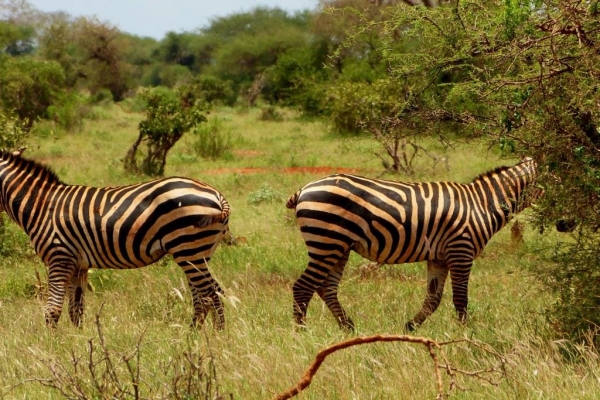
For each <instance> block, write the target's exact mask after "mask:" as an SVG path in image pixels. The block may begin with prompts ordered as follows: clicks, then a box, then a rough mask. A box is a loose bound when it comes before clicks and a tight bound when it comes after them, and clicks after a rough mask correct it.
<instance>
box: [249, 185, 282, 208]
mask: <svg viewBox="0 0 600 400" xmlns="http://www.w3.org/2000/svg"><path fill="white" fill-rule="evenodd" d="M284 197H285V196H284V195H283V194H281V193H279V192H278V191H276V190H274V189H273V188H271V187H270V186H269V185H267V184H263V185H262V186H261V187H260V189H258V190H256V191H254V192H252V193H250V195H249V196H248V204H250V205H253V206H257V205H259V204H263V203H272V202H274V201H277V202H282V201H283V200H284Z"/></svg>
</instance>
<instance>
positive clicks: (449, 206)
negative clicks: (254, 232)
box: [287, 158, 540, 330]
mask: <svg viewBox="0 0 600 400" xmlns="http://www.w3.org/2000/svg"><path fill="white" fill-rule="evenodd" d="M535 177H536V164H535V162H534V161H533V160H532V159H530V158H527V159H524V160H523V161H522V162H520V163H518V164H517V165H515V166H513V167H502V168H498V169H496V170H494V171H490V172H488V173H485V174H482V175H480V176H478V177H477V178H475V179H474V180H473V182H471V183H469V184H460V183H455V182H426V183H423V182H394V181H388V180H380V179H369V178H365V177H361V176H356V175H345V174H340V175H332V176H327V177H324V178H321V179H318V180H316V181H314V182H311V183H308V184H307V185H306V186H304V187H303V188H302V189H300V190H299V191H298V192H296V193H295V194H294V195H292V196H291V197H290V199H289V200H288V202H287V207H288V208H291V209H294V210H295V212H296V218H297V223H298V225H299V227H300V230H301V232H302V236H303V238H304V241H305V243H306V247H307V249H308V257H309V261H308V266H307V268H306V269H305V271H304V273H303V274H302V275H301V276H300V278H299V279H298V280H297V281H296V282H295V284H294V286H293V295H294V316H295V320H296V323H298V324H300V325H303V324H304V321H305V317H306V310H307V307H308V303H309V301H310V299H311V297H312V295H313V293H314V292H315V291H316V292H317V294H318V295H319V296H320V297H321V298H322V299H323V300H324V301H325V303H326V304H327V306H328V308H329V309H330V310H331V312H332V313H333V315H334V316H335V317H336V319H337V321H338V323H339V324H340V326H342V327H343V328H348V329H353V327H354V324H353V322H352V320H351V319H350V318H349V317H348V316H347V314H346V312H345V311H344V309H343V308H342V306H341V305H340V303H339V301H338V297H337V293H338V284H339V282H340V279H341V277H342V274H343V271H344V267H345V265H346V262H347V261H348V256H349V254H350V251H351V250H354V251H355V252H356V253H358V254H360V255H361V256H363V257H365V258H367V259H369V260H372V261H376V262H378V263H385V264H403V263H411V262H417V261H427V294H426V297H425V301H424V304H423V307H422V308H421V310H420V311H419V312H418V313H417V314H416V315H415V317H414V318H413V319H412V320H410V321H409V322H408V323H407V329H409V330H412V329H414V327H415V326H417V325H420V324H421V323H423V321H424V320H425V319H426V318H427V317H428V316H429V315H430V314H432V313H433V312H434V311H435V310H436V308H437V307H438V305H439V303H440V300H441V297H442V293H443V290H444V284H445V281H446V277H447V276H448V274H450V277H451V281H452V290H453V301H454V306H455V308H456V311H457V313H458V317H459V319H460V320H461V321H466V318H467V302H468V296H467V289H468V280H469V274H470V271H471V265H472V263H473V260H474V259H475V258H476V257H477V256H479V255H480V254H481V252H482V250H483V249H484V247H485V245H486V244H487V243H488V241H489V240H490V239H491V237H492V236H493V235H494V234H495V233H496V232H498V231H499V230H500V229H501V228H502V227H503V226H505V225H506V223H507V222H508V221H509V219H510V217H511V216H512V215H513V214H515V213H518V212H519V211H521V210H522V209H523V208H525V207H527V206H528V205H529V204H530V202H531V201H532V199H534V198H535V197H537V196H539V195H540V191H539V189H536V188H535V186H534V185H533V183H534V182H535Z"/></svg>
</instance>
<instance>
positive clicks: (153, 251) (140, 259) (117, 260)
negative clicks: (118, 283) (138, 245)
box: [77, 241, 167, 269]
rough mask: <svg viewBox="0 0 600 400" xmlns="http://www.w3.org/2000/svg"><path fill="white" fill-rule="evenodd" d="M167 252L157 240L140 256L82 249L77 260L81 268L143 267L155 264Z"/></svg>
mask: <svg viewBox="0 0 600 400" xmlns="http://www.w3.org/2000/svg"><path fill="white" fill-rule="evenodd" d="M166 254H167V252H166V251H164V250H163V249H162V247H161V245H160V242H159V241H156V242H155V243H154V245H153V246H152V247H151V248H150V250H149V251H148V252H146V251H145V249H143V251H141V252H140V253H139V256H131V254H130V253H129V254H125V253H124V252H117V253H116V254H114V253H112V252H102V253H90V252H85V251H81V252H80V255H79V257H77V258H78V260H77V262H78V264H79V266H80V268H84V269H85V268H99V269H133V268H142V267H146V266H148V265H150V264H154V263H155V262H157V261H158V260H160V259H161V258H163V257H164V256H165V255H166Z"/></svg>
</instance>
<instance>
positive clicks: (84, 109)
mask: <svg viewBox="0 0 600 400" xmlns="http://www.w3.org/2000/svg"><path fill="white" fill-rule="evenodd" d="M108 94H109V95H110V92H108ZM111 101H112V100H111ZM89 112H90V111H89V107H88V106H87V105H86V104H84V101H83V99H82V98H81V97H80V96H79V95H77V94H76V93H69V94H66V95H64V96H62V97H61V99H60V100H59V101H58V102H57V104H54V105H52V106H50V107H48V117H49V118H50V119H52V120H54V122H56V123H57V124H58V126H60V127H62V128H64V129H65V130H66V131H69V132H70V131H75V130H81V129H82V128H83V119H84V117H85V116H86V115H87V114H88V113H89Z"/></svg>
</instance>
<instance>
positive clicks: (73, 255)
mask: <svg viewBox="0 0 600 400" xmlns="http://www.w3.org/2000/svg"><path fill="white" fill-rule="evenodd" d="M0 208H1V210H0V211H5V212H6V213H7V214H8V216H9V217H10V218H11V219H12V220H13V221H15V222H16V223H17V224H18V225H19V226H20V227H21V228H22V229H23V230H24V231H25V232H26V233H27V235H28V236H29V237H30V239H31V243H32V246H33V247H34V249H35V251H36V253H37V254H38V255H39V256H40V257H41V259H42V261H43V262H44V263H45V264H46V265H47V267H48V287H49V297H48V300H47V304H46V307H45V310H44V314H45V318H46V323H47V324H48V325H49V326H51V327H54V326H56V324H57V323H58V320H59V318H60V315H61V312H62V307H63V302H64V298H65V295H66V297H67V298H68V301H69V316H70V318H71V321H72V322H73V324H75V325H76V326H80V325H81V317H82V315H83V311H84V291H85V288H86V284H87V276H88V270H89V269H90V268H115V269H126V268H127V269H129V268H140V267H144V266H147V265H149V264H152V263H154V262H156V261H158V260H159V259H161V258H162V257H163V256H165V255H166V254H170V255H172V256H173V259H174V260H175V262H176V263H177V264H178V265H179V266H180V267H181V268H182V269H183V271H184V272H185V274H186V276H187V279H188V284H189V286H190V289H191V292H192V298H193V304H194V323H195V324H201V323H203V321H204V319H205V317H206V315H207V314H208V312H209V311H210V312H212V314H213V317H214V323H215V326H216V327H217V328H219V329H220V328H223V325H224V322H225V318H224V312H223V304H222V301H221V298H220V296H221V294H222V293H223V291H222V290H221V288H220V286H219V284H218V283H217V282H216V281H215V280H214V279H213V277H212V276H211V274H210V272H209V270H208V267H207V263H208V261H209V260H210V258H211V256H212V254H213V252H214V251H215V248H216V246H217V244H218V243H219V241H220V239H221V237H222V235H223V233H224V231H226V230H227V224H228V219H229V212H230V207H229V204H228V203H227V201H226V200H225V198H224V197H223V196H222V195H221V193H219V192H218V191H217V190H216V189H214V188H212V187H210V186H209V185H207V184H205V183H202V182H199V181H197V180H193V179H189V178H180V177H171V178H164V179H159V180H154V181H150V182H145V183H139V184H134V185H129V186H122V187H106V188H102V187H100V188H96V187H89V186H79V185H67V184H65V183H63V182H62V181H61V180H60V179H59V178H58V176H57V175H56V174H55V173H54V172H53V171H51V170H50V169H49V168H48V167H46V166H44V165H42V164H39V163H37V162H35V161H31V160H28V159H25V158H22V157H21V156H20V154H19V153H7V152H0Z"/></svg>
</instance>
